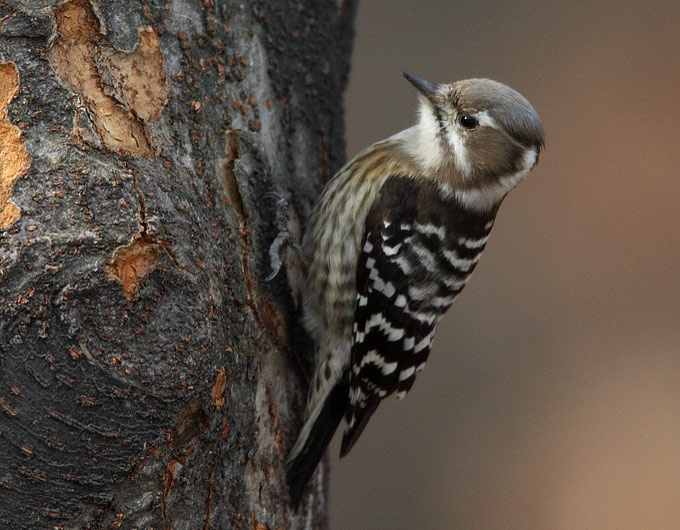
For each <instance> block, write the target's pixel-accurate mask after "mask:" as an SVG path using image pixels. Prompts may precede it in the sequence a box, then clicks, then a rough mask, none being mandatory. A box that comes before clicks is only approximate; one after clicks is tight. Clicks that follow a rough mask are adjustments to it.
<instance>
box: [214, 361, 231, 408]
mask: <svg viewBox="0 0 680 530" xmlns="http://www.w3.org/2000/svg"><path fill="white" fill-rule="evenodd" d="M227 382H228V377H227V372H226V370H225V369H224V366H222V367H220V369H219V370H218V371H217V379H216V380H215V384H214V385H213V387H212V398H213V402H214V403H215V406H216V407H217V408H218V409H219V408H221V407H222V405H224V391H225V390H226V388H227Z"/></svg>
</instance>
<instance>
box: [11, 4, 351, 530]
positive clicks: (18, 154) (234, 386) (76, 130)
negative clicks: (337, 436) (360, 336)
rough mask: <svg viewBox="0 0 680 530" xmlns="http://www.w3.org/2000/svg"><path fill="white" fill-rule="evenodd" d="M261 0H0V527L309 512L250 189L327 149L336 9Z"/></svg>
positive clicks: (270, 216)
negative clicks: (302, 500) (296, 479)
mask: <svg viewBox="0 0 680 530" xmlns="http://www.w3.org/2000/svg"><path fill="white" fill-rule="evenodd" d="M284 4H285V3H283V2H273V1H272V2H267V1H257V2H249V3H243V2H237V1H226V0H225V1H217V0H172V1H165V0H151V1H149V0H145V1H143V0H121V1H116V2H102V1H99V2H96V1H95V0H66V1H60V0H40V1H37V0H21V1H18V0H17V1H13V2H8V1H7V0H0V447H1V448H2V449H0V527H9V528H18V529H21V528H73V529H77V528H174V529H179V528H187V529H188V528H205V529H209V528H220V529H222V528H253V529H258V530H263V529H271V530H274V529H279V528H325V527H326V525H327V517H326V503H325V493H324V488H325V477H326V475H327V474H326V473H325V472H324V471H325V470H322V471H321V472H319V474H318V476H317V477H316V478H315V481H314V484H313V486H314V487H313V494H312V496H311V504H310V505H308V506H305V507H304V508H303V509H302V511H301V512H300V513H297V514H294V513H292V512H291V510H290V509H289V507H288V498H287V486H286V484H285V480H284V466H283V460H284V457H285V454H286V452H287V450H288V449H289V447H290V445H291V444H292V442H293V441H294V437H295V434H296V433H297V431H298V429H299V427H300V423H301V419H302V418H301V414H302V409H303V406H304V394H305V391H306V386H307V382H306V377H305V373H306V371H307V370H308V369H309V363H310V356H311V352H310V344H309V340H308V339H307V337H306V336H305V334H304V333H303V331H302V330H301V328H300V325H299V319H298V317H299V315H298V309H297V305H296V289H297V286H296V284H295V283H294V282H293V283H291V284H290V285H289V284H288V282H287V281H286V280H287V279H286V275H284V274H281V275H279V277H277V278H276V279H275V281H274V282H271V284H264V282H263V278H264V277H266V276H267V275H268V273H269V272H270V270H269V263H268V262H269V259H268V254H267V251H268V248H269V245H270V244H271V241H272V240H273V239H274V237H275V235H276V232H277V231H278V229H279V227H277V226H276V220H277V215H276V211H275V208H276V200H272V199H271V198H268V197H267V196H266V195H265V192H267V191H275V192H277V193H278V194H280V195H283V196H285V197H288V198H289V206H288V219H287V222H288V223H289V226H290V228H291V229H292V230H294V231H297V232H299V227H300V226H304V221H305V219H306V218H307V215H308V213H309V208H310V205H311V203H312V201H313V199H314V198H315V197H316V195H317V194H318V193H319V191H320V189H321V186H322V185H323V183H324V180H325V179H327V178H328V177H329V175H331V174H332V173H333V171H334V170H336V169H337V168H338V167H339V166H340V165H341V163H342V162H343V158H344V144H343V140H342V130H343V127H342V111H341V95H342V91H343V90H344V86H345V83H346V79H347V73H348V63H349V53H350V47H351V36H352V35H351V33H352V32H351V21H352V16H353V11H354V7H353V4H352V3H351V2H334V1H329V2H313V1H312V0H303V1H302V2H294V3H290V5H284ZM297 267H299V265H298V264H297V262H296V260H295V259H292V258H291V259H289V260H288V267H287V271H286V273H287V275H288V277H289V278H291V279H294V278H295V277H296V275H297V274H296V268H297Z"/></svg>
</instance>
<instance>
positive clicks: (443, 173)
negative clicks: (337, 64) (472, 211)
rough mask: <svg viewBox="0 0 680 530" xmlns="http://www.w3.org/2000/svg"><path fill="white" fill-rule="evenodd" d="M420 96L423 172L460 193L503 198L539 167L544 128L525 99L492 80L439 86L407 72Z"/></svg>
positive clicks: (418, 147) (418, 144)
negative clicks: (485, 193)
mask: <svg viewBox="0 0 680 530" xmlns="http://www.w3.org/2000/svg"><path fill="white" fill-rule="evenodd" d="M404 76H405V77H406V79H408V80H409V81H410V82H411V84H413V86H415V87H416V88H417V89H418V91H419V92H420V94H421V96H422V97H421V98H420V100H421V105H420V119H419V122H418V125H417V126H416V137H415V145H411V146H410V148H409V151H410V152H411V154H412V155H413V156H414V157H415V158H416V160H417V162H418V163H419V165H420V166H421V169H422V170H423V171H433V172H436V173H438V174H439V175H440V179H448V180H449V181H450V184H451V185H452V186H453V187H454V188H455V189H458V190H479V191H480V192H481V191H483V190H485V189H489V191H491V190H492V189H493V190H495V191H496V192H497V193H496V194H497V195H501V198H502V197H503V196H505V194H507V192H508V191H510V190H511V189H512V188H513V187H515V186H516V185H517V184H518V183H519V181H520V180H522V178H524V177H525V176H526V174H527V173H529V171H530V170H531V169H532V168H533V167H534V166H535V165H536V162H537V161H538V155H539V153H540V151H541V149H542V147H543V127H542V125H541V120H540V119H539V117H538V114H537V113H536V111H535V110H534V108H533V107H532V106H531V104H530V103H529V102H528V101H527V100H526V98H525V97H524V96H522V95H521V94H520V93H518V92H516V91H515V90H513V89H512V88H510V87H507V86H505V85H503V84H502V83H498V82H496V81H492V80H490V79H466V80H464V81H457V82H455V83H452V84H434V83H430V82H428V81H425V80H423V79H420V78H419V77H416V76H413V75H410V74H406V73H404Z"/></svg>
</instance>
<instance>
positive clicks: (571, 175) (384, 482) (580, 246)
mask: <svg viewBox="0 0 680 530" xmlns="http://www.w3.org/2000/svg"><path fill="white" fill-rule="evenodd" d="M402 70H405V71H407V72H411V73H414V74H416V75H419V76H422V77H424V78H425V79H428V80H431V81H436V82H444V81H453V80H456V79H462V78H466V77H490V78H493V79H496V80H498V81H501V82H504V83H506V84H508V85H510V86H512V87H513V88H515V89H517V90H518V91H520V92H521V93H522V94H524V95H525V96H526V97H527V98H528V99H529V100H530V101H531V102H532V104H533V105H534V107H535V108H536V110H537V111H538V113H539V114H540V116H541V118H542V120H543V124H544V127H545V130H546V133H547V146H546V147H547V148H546V151H545V152H544V154H543V155H542V157H541V161H540V164H539V166H538V167H537V168H536V169H535V170H534V171H533V172H532V173H531V174H530V176H529V177H528V178H527V180H526V181H525V182H523V183H522V184H521V185H520V186H519V188H518V189H517V190H515V191H514V192H513V193H512V194H511V195H510V196H509V198H508V199H507V200H506V201H505V203H504V204H503V207H502V208H501V211H500V213H499V216H498V220H497V223H496V226H495V228H494V232H493V234H492V236H491V239H490V241H489V244H488V245H487V250H486V252H485V255H484V257H483V258H482V260H481V262H480V265H479V266H478V267H477V270H476V272H475V274H474V276H473V278H472V280H471V281H470V283H469V284H468V287H467V288H466V289H465V291H463V293H462V294H461V295H460V296H459V298H458V299H457V300H456V303H455V304H454V306H453V308H452V309H451V311H450V312H449V313H448V314H447V316H446V317H445V320H444V321H443V323H442V324H441V325H440V327H439V332H438V335H437V337H436V339H435V348H434V350H433V352H432V354H431V356H430V361H429V363H428V366H427V367H426V368H425V370H424V371H423V372H422V373H421V375H420V377H419V378H418V380H417V381H416V384H415V386H414V388H413V390H412V391H411V392H410V394H409V395H408V396H407V398H406V399H405V400H403V401H397V400H396V399H389V400H387V401H386V402H383V404H382V405H381V407H380V408H379V409H378V411H377V413H376V414H375V416H374V417H373V419H372V421H371V423H369V426H368V428H367V429H366V431H365V433H364V434H363V436H362V438H361V439H360V441H359V443H358V444H357V445H356V446H355V448H354V449H353V451H352V452H351V453H350V455H349V456H348V457H347V458H345V459H343V460H341V461H338V460H337V454H338V451H339V445H338V437H337V436H336V440H335V442H334V445H333V446H332V460H331V462H332V475H331V495H332V497H331V518H332V527H333V528H335V529H338V530H339V529H343V530H354V529H356V530H359V529H362V530H364V529H371V530H373V529H377V530H379V529H435V528H436V529H443V528H446V529H448V528H472V529H477V528H483V529H487V528H492V529H617V530H618V529H642V528H654V529H661V528H664V529H666V528H668V529H680V322H679V321H680V279H679V276H680V213H679V212H680V122H679V120H680V2H678V1H677V0H675V1H666V2H650V1H645V2H626V1H617V2H569V3H564V2H557V3H554V2H519V3H518V2H500V1H492V2H462V1H454V2H452V1H446V0H439V1H431V2H420V1H418V0H401V1H394V2H376V1H374V0H364V1H363V2H361V3H360V8H359V15H358V20H357V38H356V43H355V50H354V60H353V68H352V76H351V82H350V86H349V90H348V93H347V98H346V110H347V144H348V145H347V154H348V156H353V155H354V154H355V153H356V152H357V151H358V150H360V149H361V148H363V147H365V146H366V145H368V144H370V143H372V142H374V141H376V140H379V139H382V138H384V137H386V136H389V135H391V134H393V133H395V132H397V131H399V130H401V129H404V128H406V127H408V126H410V125H411V124H412V122H413V120H414V115H415V109H416V94H415V90H414V89H413V88H412V87H411V86H410V85H409V84H408V83H407V82H406V81H405V80H404V79H403V78H402V77H401V71H402Z"/></svg>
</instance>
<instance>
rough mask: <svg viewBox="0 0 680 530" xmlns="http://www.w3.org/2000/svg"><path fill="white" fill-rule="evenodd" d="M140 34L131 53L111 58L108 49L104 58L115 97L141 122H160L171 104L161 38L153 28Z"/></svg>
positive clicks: (143, 30)
mask: <svg viewBox="0 0 680 530" xmlns="http://www.w3.org/2000/svg"><path fill="white" fill-rule="evenodd" d="M137 31H138V32H139V44H137V47H136V48H135V49H134V50H132V51H131V52H119V51H114V52H113V53H111V54H109V49H108V48H107V49H106V50H102V51H104V54H103V57H104V58H105V59H108V60H107V61H106V64H107V65H108V68H107V70H108V72H107V75H108V76H109V77H110V79H108V81H109V85H110V86H111V87H113V89H114V90H115V93H116V97H118V99H120V100H122V101H124V102H125V103H126V104H127V106H128V107H129V108H130V109H131V110H132V111H133V112H134V113H135V114H136V115H137V116H138V117H139V118H140V119H141V120H142V121H144V122H150V121H155V120H157V119H158V117H159V116H160V113H161V110H162V109H163V107H164V106H165V104H166V103H167V102H168V94H169V88H168V80H167V77H166V76H165V66H164V63H163V54H162V53H161V48H160V46H159V43H158V35H156V32H155V31H154V29H153V28H152V27H151V26H143V27H141V28H139V29H138V30H137ZM103 74H104V73H103V72H102V75H103Z"/></svg>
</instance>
